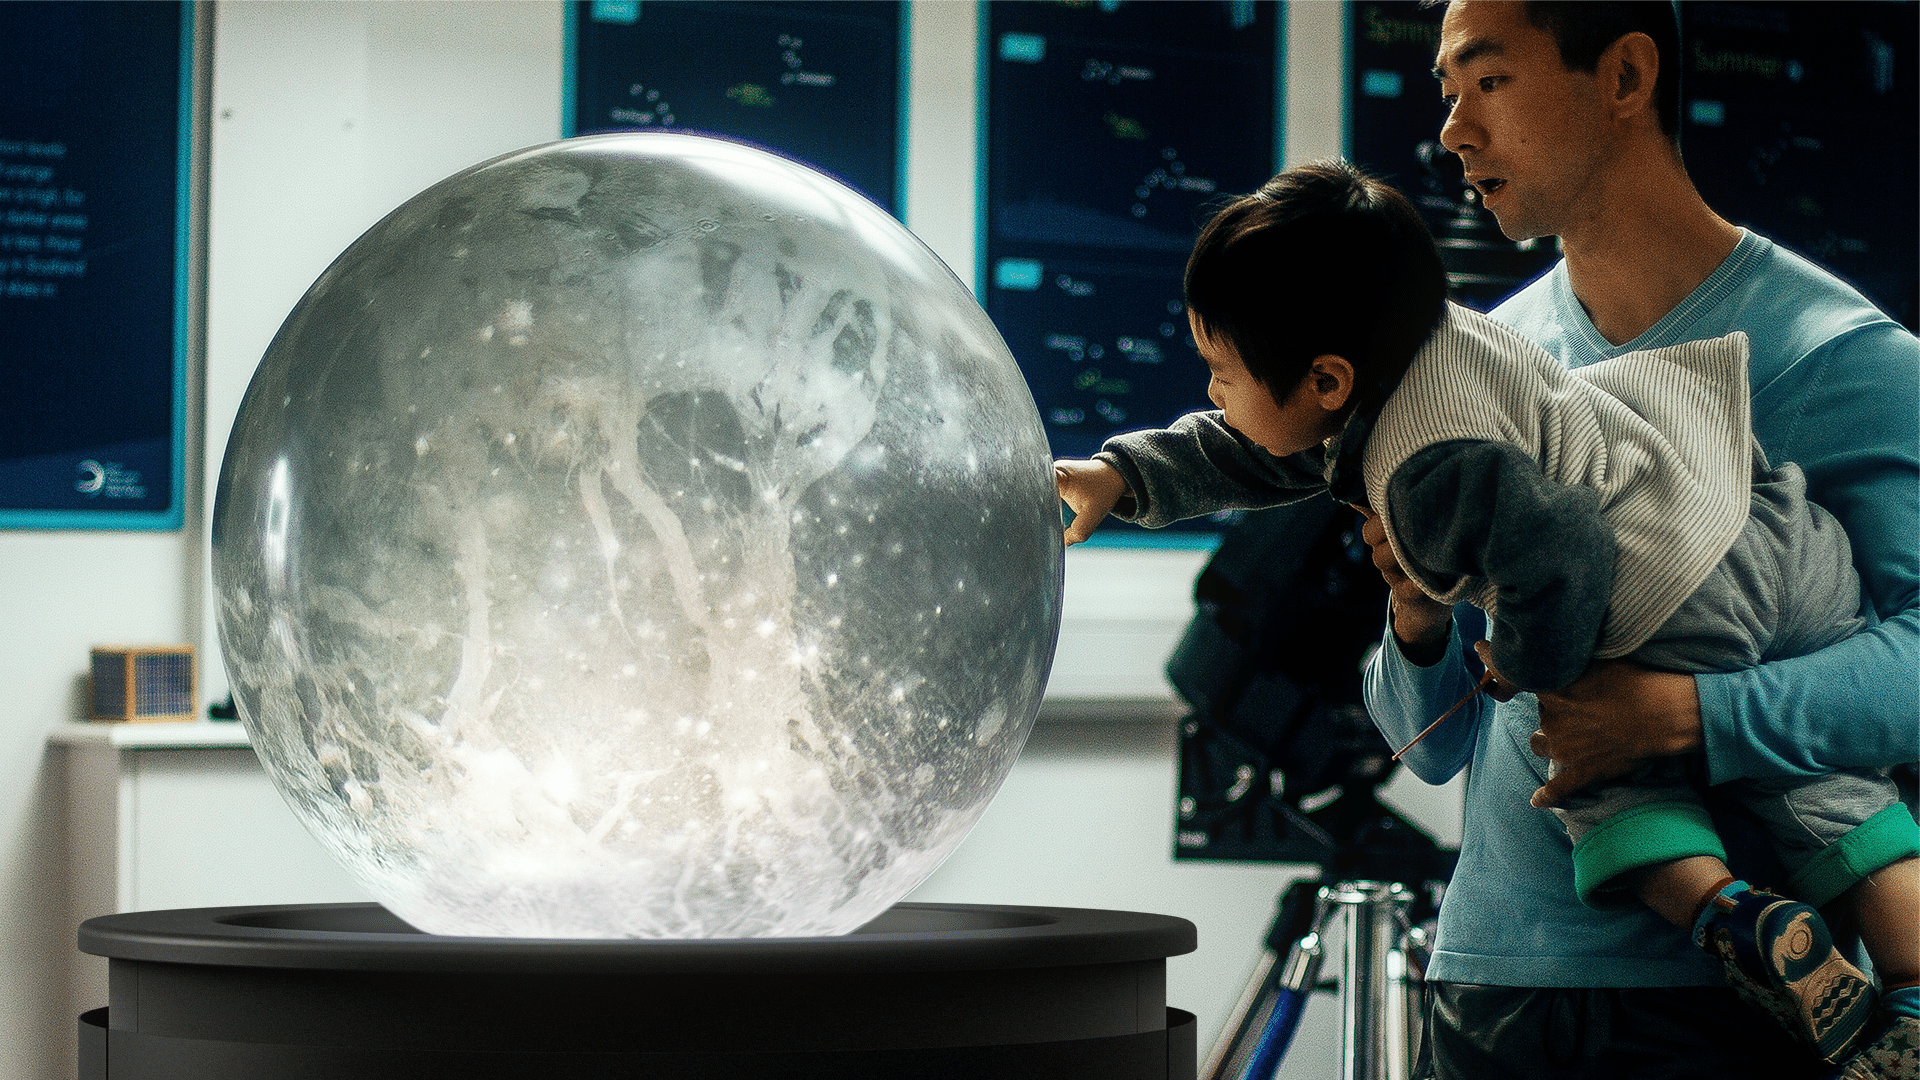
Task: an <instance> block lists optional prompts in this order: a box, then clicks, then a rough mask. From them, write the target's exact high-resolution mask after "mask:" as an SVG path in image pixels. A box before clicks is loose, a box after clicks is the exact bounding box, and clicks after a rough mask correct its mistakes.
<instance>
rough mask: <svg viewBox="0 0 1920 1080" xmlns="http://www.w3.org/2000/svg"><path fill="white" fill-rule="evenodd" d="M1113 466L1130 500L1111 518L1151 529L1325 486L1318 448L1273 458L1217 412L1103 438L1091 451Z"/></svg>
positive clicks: (1262, 505)
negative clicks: (1123, 480)
mask: <svg viewBox="0 0 1920 1080" xmlns="http://www.w3.org/2000/svg"><path fill="white" fill-rule="evenodd" d="M1094 458H1095V460H1098V461H1104V462H1106V463H1107V464H1108V465H1111V466H1113V467H1114V469H1116V470H1118V471H1119V473H1120V475H1121V476H1122V477H1123V478H1124V479H1125V480H1126V482H1127V490H1128V492H1130V493H1131V495H1132V497H1131V498H1130V499H1122V500H1121V501H1120V505H1118V506H1116V507H1114V510H1113V513H1114V516H1115V517H1119V518H1123V519H1125V520H1127V521H1131V522H1134V523H1135V524H1138V525H1145V526H1146V527H1147V528H1150V529H1158V528H1160V527H1162V526H1164V525H1171V524H1173V523H1174V522H1176V521H1182V520H1184V519H1186V518H1192V517H1201V516H1204V515H1206V514H1215V513H1219V512H1220V511H1222V510H1259V509H1263V508H1265V507H1269V506H1279V505H1281V504H1283V503H1290V502H1295V501H1297V500H1300V499H1304V498H1306V497H1308V496H1309V495H1313V494H1315V493H1317V492H1321V491H1325V490H1326V488H1327V482H1326V480H1325V478H1323V477H1322V475H1321V469H1322V463H1321V460H1320V456H1319V455H1318V454H1317V453H1305V454H1295V455H1293V456H1291V457H1285V458H1281V457H1275V456H1274V455H1272V454H1270V453H1268V452H1267V451H1265V450H1263V449H1261V448H1260V447H1259V446H1257V445H1255V444H1254V443H1252V442H1250V441H1248V440H1247V438H1246V437H1245V436H1243V435H1241V434H1240V433H1239V432H1237V431H1235V430H1233V429H1232V428H1230V427H1228V426H1227V425H1226V423H1225V422H1224V421H1223V420H1222V419H1221V414H1220V412H1219V411H1218V410H1215V411H1211V412H1193V413H1188V414H1187V415H1185V416H1183V417H1181V418H1180V419H1178V420H1175V421H1174V422H1173V424H1172V425H1171V426H1169V427H1166V428H1163V429H1155V430H1151V431H1133V432H1128V433H1127V434H1124V435H1116V436H1114V437H1113V438H1111V439H1108V440H1107V441H1106V443H1105V445H1103V446H1102V447H1101V448H1100V452H1099V453H1097V454H1095V455H1094Z"/></svg>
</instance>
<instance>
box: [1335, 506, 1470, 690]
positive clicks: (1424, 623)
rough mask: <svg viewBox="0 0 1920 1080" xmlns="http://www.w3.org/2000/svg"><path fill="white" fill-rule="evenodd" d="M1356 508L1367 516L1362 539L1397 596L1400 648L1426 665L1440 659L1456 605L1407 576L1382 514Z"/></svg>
mask: <svg viewBox="0 0 1920 1080" xmlns="http://www.w3.org/2000/svg"><path fill="white" fill-rule="evenodd" d="M1354 509H1355V510H1358V511H1360V516H1361V517H1362V518H1364V519H1365V520H1364V521H1363V522H1362V524H1361V526H1360V539H1362V540H1365V541H1366V542H1367V547H1368V548H1370V549H1371V550H1372V551H1373V565H1374V568H1375V569H1377V570H1379V571H1380V576H1381V577H1382V578H1384V579H1386V582H1387V590H1388V592H1389V593H1390V594H1391V595H1392V598H1393V599H1392V605H1393V636H1394V638H1395V639H1396V640H1397V641H1399V642H1400V651H1401V652H1402V653H1403V654H1405V655H1406V658H1407V659H1408V660H1411V661H1413V662H1414V663H1416V664H1419V665H1420V666H1422V667H1429V666H1431V665H1433V664H1437V663H1439V662H1440V657H1441V656H1443V655H1445V653H1446V651H1447V635H1448V633H1449V632H1450V631H1451V630H1452V629H1453V609H1452V608H1450V607H1448V606H1447V605H1445V604H1443V603H1441V602H1440V601H1438V600H1435V599H1434V598H1433V597H1431V596H1428V595H1427V594H1426V593H1425V592H1423V591H1421V589H1420V586H1419V585H1417V584H1415V583H1414V580H1413V579H1412V578H1410V577H1408V576H1407V572H1406V570H1404V569H1402V568H1401V566H1400V557H1399V556H1397V555H1395V554H1394V553H1393V545H1392V544H1389V543H1387V528H1386V526H1385V525H1382V524H1381V523H1380V518H1379V515H1377V514H1375V513H1374V512H1373V511H1372V510H1371V509H1369V508H1367V507H1365V506H1355V507H1354Z"/></svg>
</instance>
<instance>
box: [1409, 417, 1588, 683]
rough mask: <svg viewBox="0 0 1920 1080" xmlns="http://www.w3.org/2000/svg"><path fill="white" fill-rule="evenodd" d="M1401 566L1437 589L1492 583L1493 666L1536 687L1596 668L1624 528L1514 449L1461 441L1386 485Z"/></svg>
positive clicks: (1419, 457) (1435, 449) (1429, 451)
mask: <svg viewBox="0 0 1920 1080" xmlns="http://www.w3.org/2000/svg"><path fill="white" fill-rule="evenodd" d="M1387 506H1388V509H1389V512H1390V520H1392V521H1393V523H1394V541H1395V544H1396V547H1397V548H1398V549H1399V550H1398V554H1399V556H1400V558H1401V561H1402V563H1403V564H1404V563H1410V564H1411V565H1410V566H1409V569H1411V570H1417V571H1418V572H1419V575H1420V576H1423V577H1425V578H1426V579H1427V580H1429V581H1434V582H1448V581H1451V580H1457V579H1459V578H1463V577H1478V578H1484V579H1486V580H1487V581H1488V582H1489V583H1490V584H1491V585H1492V586H1493V588H1494V595H1495V600H1494V604H1493V610H1491V611H1489V612H1488V613H1487V618H1488V622H1489V624H1490V625H1489V633H1488V639H1489V640H1490V641H1491V642H1492V645H1493V665H1494V667H1496V668H1498V669H1499V671H1500V674H1501V676H1502V677H1504V678H1505V679H1506V680H1507V681H1508V682H1510V683H1512V684H1514V685H1515V686H1518V687H1520V688H1522V689H1525V690H1534V691H1540V690H1558V689H1560V688H1561V687H1564V686H1566V685H1567V684H1568V683H1570V682H1572V681H1573V680H1574V679H1576V678H1579V676H1580V674H1581V672H1583V671H1585V670H1586V669H1587V665H1588V663H1590V662H1591V661H1592V659H1593V650H1594V646H1595V644H1596V643H1597V642H1598V641H1599V640H1600V630H1601V626H1602V625H1603V624H1604V623H1605V621H1606V615H1607V608H1608V607H1609V605H1610V604H1611V603H1612V598H1613V565H1614V555H1615V551H1616V546H1617V545H1616V543H1615V540H1614V534H1613V527H1612V526H1611V525H1609V524H1608V523H1607V521H1606V519H1605V518H1604V517H1602V516H1601V513H1600V496H1599V494H1598V493H1597V492H1595V491H1593V490H1592V489H1590V488H1586V487H1581V486H1578V485H1568V484H1556V483H1554V482H1553V481H1551V480H1549V479H1548V478H1547V476H1546V474H1544V473H1542V472H1541V471H1540V467H1539V466H1538V465H1537V464H1535V462H1534V461H1533V459H1532V458H1531V457H1529V456H1527V455H1526V454H1525V453H1523V452H1522V451H1521V450H1520V449H1519V448H1518V447H1516V446H1512V445H1509V444H1506V443H1497V442H1482V441H1478V440H1457V441H1453V442H1445V443H1439V444H1436V445H1434V446H1430V447H1427V448H1426V449H1424V450H1421V451H1420V452H1419V453H1416V454H1414V455H1413V456H1412V457H1410V458H1408V459H1407V461H1406V463H1405V464H1403V465H1402V466H1401V467H1400V468H1399V469H1398V470H1397V471H1395V472H1394V474H1393V476H1392V477H1391V478H1390V479H1389V480H1388V482H1387Z"/></svg>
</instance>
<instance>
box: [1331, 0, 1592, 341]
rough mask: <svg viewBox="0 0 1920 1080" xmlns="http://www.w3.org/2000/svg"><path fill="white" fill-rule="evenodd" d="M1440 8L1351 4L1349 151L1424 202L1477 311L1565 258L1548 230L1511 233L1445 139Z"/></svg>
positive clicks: (1368, 1)
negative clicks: (1514, 237) (1538, 234)
mask: <svg viewBox="0 0 1920 1080" xmlns="http://www.w3.org/2000/svg"><path fill="white" fill-rule="evenodd" d="M1443 10H1444V9H1442V8H1439V7H1423V6H1421V5H1420V4H1419V3H1417V2H1416V0H1365V2H1362V3H1354V4H1349V5H1348V6H1347V31H1348V43H1349V44H1348V64H1347V73H1348V74H1347V156H1348V158H1349V159H1351V160H1352V161H1353V162H1354V163H1355V164H1357V165H1361V166H1364V167H1365V168H1366V169H1368V170H1369V171H1371V172H1373V173H1376V174H1378V175H1379V176H1381V177H1382V178H1384V179H1385V180H1387V182H1389V183H1391V184H1392V185H1393V186H1394V187H1396V188H1399V189H1400V191H1401V193H1402V194H1404V195H1406V196H1407V197H1408V198H1411V199H1412V200H1413V201H1414V204H1415V205H1416V206H1418V207H1419V208H1420V215H1421V217H1423V218H1425V219H1426V222H1427V227H1428V228H1430V229H1432V230H1433V237H1434V240H1435V241H1436V242H1437V243H1438V244H1439V245H1440V257H1441V259H1442V261H1443V262H1445V263H1446V267H1447V279H1448V283H1449V285H1450V286H1451V287H1452V290H1453V298H1454V299H1455V300H1457V301H1459V302H1460V303H1462V304H1466V305H1467V306H1469V307H1472V308H1477V309H1479V310H1481V311H1485V310H1486V309H1488V308H1490V307H1492V306H1493V305H1495V304H1497V303H1499V302H1500V301H1502V300H1504V299H1506V298H1507V297H1508V296H1509V295H1511V294H1512V293H1513V292H1514V291H1515V290H1516V289H1518V288H1519V287H1520V286H1522V285H1525V284H1526V283H1527V282H1529V281H1531V280H1533V279H1534V278H1535V277H1538V276H1539V275H1540V273H1541V272H1542V271H1544V270H1546V269H1547V267H1549V266H1551V265H1553V263H1554V261H1555V260H1556V259H1558V258H1559V252H1558V248H1557V247H1556V245H1555V244H1554V242H1553V241H1552V240H1551V239H1542V240H1528V241H1524V242H1522V243H1518V244H1516V243H1514V242H1513V241H1511V240H1508V239H1507V238H1506V237H1505V236H1504V235H1503V234H1502V233H1501V232H1500V226H1499V223H1498V222H1496V221H1494V219H1493V215H1492V214H1490V213H1487V212H1486V211H1485V210H1483V209H1481V207H1480V204H1479V198H1478V193H1477V192H1476V191H1474V189H1473V188H1471V187H1469V186H1467V182H1466V179H1465V177H1464V175H1463V174H1462V172H1461V168H1460V159H1459V158H1458V157H1456V156H1454V155H1453V154H1449V153H1447V152H1446V151H1445V150H1443V149H1442V148H1441V146H1440V125H1441V124H1442V123H1444V122H1445V121H1446V118H1447V115H1446V109H1445V108H1444V107H1443V106H1442V105H1441V104H1440V84H1439V83H1437V82H1435V81H1434V78H1433V54H1434V50H1435V49H1436V48H1437V47H1438V45H1439V41H1440V16H1441V14H1442V12H1443Z"/></svg>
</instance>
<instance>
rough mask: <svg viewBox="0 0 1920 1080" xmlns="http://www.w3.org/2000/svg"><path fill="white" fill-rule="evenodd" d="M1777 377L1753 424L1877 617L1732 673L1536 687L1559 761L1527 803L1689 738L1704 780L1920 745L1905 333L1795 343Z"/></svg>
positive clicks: (1909, 340)
mask: <svg viewBox="0 0 1920 1080" xmlns="http://www.w3.org/2000/svg"><path fill="white" fill-rule="evenodd" d="M1792 375H1793V377H1794V380H1795V386H1794V388H1793V393H1792V395H1791V398H1792V400H1791V411H1792V417H1793V422H1792V423H1791V424H1782V425H1780V427H1781V430H1779V431H1778V432H1774V431H1771V430H1768V431H1767V432H1765V434H1768V435H1771V436H1772V438H1771V441H1770V442H1769V445H1768V448H1767V449H1768V453H1769V455H1770V456H1771V457H1772V458H1773V459H1774V460H1776V461H1793V462H1796V463H1798V464H1799V465H1800V467H1801V469H1802V470H1803V471H1804V472H1805V473H1806V474H1807V477H1808V482H1809V487H1808V492H1809V495H1810V496H1811V497H1812V498H1813V500H1814V501H1815V502H1817V503H1819V504H1820V505H1821V506H1822V507H1824V508H1825V509H1826V510H1827V511H1828V512H1829V513H1831V514H1833V515H1834V517H1835V518H1837V519H1838V520H1839V521H1840V523H1841V524H1842V525H1843V526H1844V527H1845V528H1846V530H1847V535H1848V538H1849V540H1850V541H1851V542H1852V545H1853V551H1854V565H1855V567H1856V568H1857V569H1858V570H1859V571H1860V578H1861V584H1862V586H1863V588H1864V590H1865V592H1866V596H1867V599H1868V601H1869V606H1870V607H1871V608H1872V609H1873V611H1874V612H1875V613H1876V614H1877V615H1878V616H1879V617H1880V619H1881V620H1882V621H1881V622H1880V623H1879V625H1877V626H1875V627H1874V628H1873V629H1871V630H1869V631H1867V632H1866V633H1863V634H1859V635H1856V636H1854V637H1852V638H1848V639H1847V640H1845V641H1842V642H1840V643H1838V644H1836V645H1833V646H1831V647H1829V648H1827V649H1823V650H1821V651H1820V652H1818V653H1814V654H1812V655H1810V656H1804V657H1797V658H1794V659H1789V660H1778V661H1774V662H1771V663H1767V664H1762V665H1761V666H1759V667H1757V668H1751V669H1747V670H1744V671H1736V672H1726V673H1716V674H1707V675H1697V676H1688V675H1675V674H1672V673H1668V672H1658V671H1651V670H1649V669H1646V668H1640V667H1637V666H1636V665H1632V664H1626V663H1619V662H1609V663H1607V664H1605V665H1595V667H1594V668H1593V669H1591V670H1590V671H1588V673H1587V674H1585V675H1583V676H1582V677H1581V678H1580V679H1579V680H1577V681H1576V682H1575V683H1574V684H1573V685H1571V686H1569V687H1568V688H1567V689H1566V690H1565V691H1564V692H1562V693H1559V694H1542V695H1540V697H1539V704H1540V728H1541V732H1542V735H1541V736H1539V737H1536V738H1535V740H1534V745H1533V748H1534V751H1535V752H1536V753H1540V754H1543V755H1546V756H1551V757H1552V758H1553V759H1554V760H1555V762H1556V763H1557V764H1559V766H1560V771H1559V772H1558V773H1557V774H1556V775H1555V777H1554V779H1553V781H1552V782H1551V783H1550V784H1548V785H1547V786H1546V787H1545V788H1543V789H1542V790H1541V792H1540V793H1539V794H1538V795H1536V799H1535V801H1536V803H1538V804H1539V805H1548V804H1551V803H1555V802H1558V801H1559V799H1561V798H1563V797H1564V796H1565V795H1566V794H1569V793H1571V792H1572V791H1574V790H1576V789H1578V788H1579V787H1581V786H1584V785H1585V784H1588V783H1591V782H1593V781H1595V780H1602V779H1607V778H1610V777H1613V776H1619V775H1622V774H1624V773H1626V772H1628V771H1630V770H1631V769H1632V768H1634V767H1635V766H1637V765H1638V764H1640V763H1641V762H1643V761H1645V760H1647V759H1649V758H1652V757H1655V756H1659V755H1662V754H1668V753H1677V752H1684V751H1689V750H1704V751H1705V752H1706V756H1707V763H1708V768H1709V772H1710V776H1711V779H1712V781H1713V782H1714V783H1721V782H1724V781H1727V780H1731V779H1735V778H1739V777H1778V776H1804V775H1811V774H1815V773H1821V772H1827V771H1831V770H1832V769H1835V768H1844V767H1849V766H1856V765H1885V764H1891V763H1894V762H1898V761H1912V760H1914V759H1915V757H1916V756H1920V746H1916V742H1920V734H1917V733H1920V685H1917V684H1920V553H1916V538H1920V343H1916V342H1915V340H1914V338H1913V336H1912V335H1911V334H1907V333H1906V332H1905V331H1903V330H1900V329H1899V328H1898V327H1895V326H1891V325H1886V324H1883V325H1881V326H1877V327H1869V328H1867V329H1865V330H1863V331H1859V332H1855V333H1853V334H1850V335H1848V336H1847V337H1845V338H1842V339H1840V340H1838V341H1836V342H1833V343H1830V344H1829V345H1827V346H1825V347H1823V348H1822V349H1820V350H1817V351H1816V352H1815V353H1813V354H1810V355H1809V356H1808V357H1806V358H1804V359H1803V360H1801V361H1800V363H1799V364H1798V365H1796V366H1795V369H1794V370H1793V372H1792ZM1768 389H1769V388H1767V387H1763V388H1762V389H1761V393H1760V394H1758V395H1756V403H1759V402H1760V401H1761V400H1762V397H1763V396H1764V395H1765V394H1766V393H1767V392H1768ZM1761 431H1762V428H1761V425H1760V424H1759V423H1758V422H1756V432H1761Z"/></svg>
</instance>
